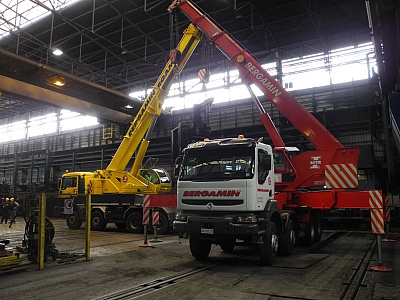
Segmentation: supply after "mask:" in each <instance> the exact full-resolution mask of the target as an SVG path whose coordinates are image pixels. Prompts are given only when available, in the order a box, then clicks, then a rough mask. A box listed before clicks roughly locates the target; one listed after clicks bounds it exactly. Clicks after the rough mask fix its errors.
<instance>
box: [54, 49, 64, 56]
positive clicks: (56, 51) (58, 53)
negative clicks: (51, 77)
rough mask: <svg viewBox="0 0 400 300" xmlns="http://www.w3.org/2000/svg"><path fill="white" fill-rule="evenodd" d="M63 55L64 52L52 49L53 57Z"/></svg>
mask: <svg viewBox="0 0 400 300" xmlns="http://www.w3.org/2000/svg"><path fill="white" fill-rule="evenodd" d="M63 53H64V52H62V50H61V49H58V48H54V49H53V54H54V55H57V56H59V55H61V54H63Z"/></svg>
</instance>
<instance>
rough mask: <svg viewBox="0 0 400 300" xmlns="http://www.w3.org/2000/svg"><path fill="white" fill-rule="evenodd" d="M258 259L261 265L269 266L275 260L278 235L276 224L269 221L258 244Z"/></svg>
mask: <svg viewBox="0 0 400 300" xmlns="http://www.w3.org/2000/svg"><path fill="white" fill-rule="evenodd" d="M259 248H260V249H259V250H260V261H261V264H262V265H263V266H270V265H272V264H273V263H274V262H275V258H276V254H277V251H278V235H277V233H276V225H275V223H274V222H271V223H269V224H268V226H267V232H266V234H265V236H263V240H262V243H261V244H260V246H259Z"/></svg>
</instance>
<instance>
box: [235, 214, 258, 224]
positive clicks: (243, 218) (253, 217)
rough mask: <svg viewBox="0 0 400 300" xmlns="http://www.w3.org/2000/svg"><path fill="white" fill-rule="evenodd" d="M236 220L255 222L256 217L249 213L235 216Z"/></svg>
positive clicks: (239, 221)
mask: <svg viewBox="0 0 400 300" xmlns="http://www.w3.org/2000/svg"><path fill="white" fill-rule="evenodd" d="M236 221H237V222H238V223H257V222H258V218H257V216H255V215H250V216H237V217H236Z"/></svg>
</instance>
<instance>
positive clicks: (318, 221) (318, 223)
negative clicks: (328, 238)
mask: <svg viewBox="0 0 400 300" xmlns="http://www.w3.org/2000/svg"><path fill="white" fill-rule="evenodd" d="M314 232H315V233H314V240H315V241H316V242H319V241H320V240H321V238H322V216H321V214H320V213H317V214H315V215H314Z"/></svg>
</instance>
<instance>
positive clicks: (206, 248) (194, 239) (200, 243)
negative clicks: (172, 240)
mask: <svg viewBox="0 0 400 300" xmlns="http://www.w3.org/2000/svg"><path fill="white" fill-rule="evenodd" d="M189 245H190V252H191V253H192V255H193V257H194V258H196V259H200V260H202V259H206V258H207V257H208V255H209V254H210V251H211V242H210V241H207V240H201V239H200V238H199V236H198V235H197V234H191V235H190V237H189Z"/></svg>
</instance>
